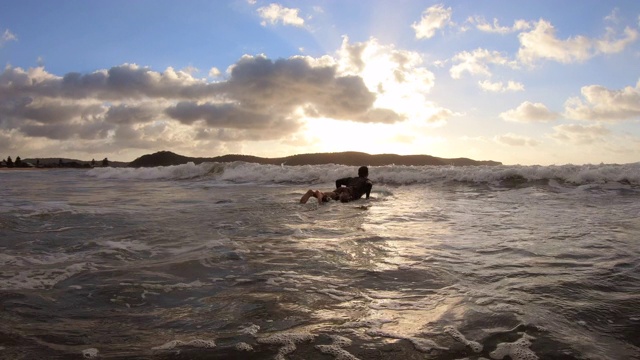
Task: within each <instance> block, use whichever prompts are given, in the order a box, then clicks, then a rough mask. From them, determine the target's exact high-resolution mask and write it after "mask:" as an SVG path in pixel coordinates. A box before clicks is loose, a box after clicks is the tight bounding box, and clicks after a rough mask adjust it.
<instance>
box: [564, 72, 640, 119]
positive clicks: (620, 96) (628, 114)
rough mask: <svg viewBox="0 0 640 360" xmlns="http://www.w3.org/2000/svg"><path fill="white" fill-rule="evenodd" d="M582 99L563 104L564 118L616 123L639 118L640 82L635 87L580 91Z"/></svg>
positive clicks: (588, 87) (595, 87)
mask: <svg viewBox="0 0 640 360" xmlns="http://www.w3.org/2000/svg"><path fill="white" fill-rule="evenodd" d="M580 92H581V94H582V97H583V99H581V98H578V97H574V98H570V99H569V100H567V102H566V103H565V116H566V117H568V118H570V119H577V120H596V121H616V120H627V119H633V118H638V117H640V81H638V83H637V84H636V86H635V87H631V86H627V87H625V88H623V89H620V90H609V89H607V88H605V87H603V86H600V85H589V86H584V87H582V89H580Z"/></svg>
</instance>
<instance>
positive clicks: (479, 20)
mask: <svg viewBox="0 0 640 360" xmlns="http://www.w3.org/2000/svg"><path fill="white" fill-rule="evenodd" d="M469 21H470V22H475V23H476V28H477V29H478V30H480V31H483V32H488V33H497V34H502V35H504V34H508V33H512V32H516V31H523V30H528V29H530V28H531V23H529V22H528V21H525V20H516V21H514V22H513V26H511V27H508V26H500V24H499V23H498V19H493V23H489V22H487V21H486V20H485V19H484V18H483V17H475V18H471V19H470V20H469Z"/></svg>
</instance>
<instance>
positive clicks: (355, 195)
mask: <svg viewBox="0 0 640 360" xmlns="http://www.w3.org/2000/svg"><path fill="white" fill-rule="evenodd" d="M368 176H369V168H367V167H366V166H361V167H360V168H359V169H358V177H346V178H342V179H338V180H336V189H335V190H333V191H324V192H323V191H320V190H311V189H309V190H308V191H307V192H306V193H305V194H304V195H302V198H301V199H300V203H301V204H306V203H307V201H309V199H310V198H311V197H315V198H316V199H318V204H322V203H323V202H328V201H330V200H340V202H343V203H346V202H349V201H352V200H357V199H360V198H361V197H362V195H366V198H367V199H368V198H369V194H370V193H371V188H372V187H373V183H372V182H371V180H369V179H368Z"/></svg>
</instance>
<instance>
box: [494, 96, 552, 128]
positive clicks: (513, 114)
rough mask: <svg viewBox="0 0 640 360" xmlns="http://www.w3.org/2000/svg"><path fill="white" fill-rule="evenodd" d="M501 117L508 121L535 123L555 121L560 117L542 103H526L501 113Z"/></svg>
mask: <svg viewBox="0 0 640 360" xmlns="http://www.w3.org/2000/svg"><path fill="white" fill-rule="evenodd" d="M500 117H501V118H502V119H503V120H506V121H513V122H523V123H533V122H549V121H553V120H555V119H556V118H557V117H558V115H557V114H555V113H553V112H551V111H549V109H547V107H546V106H545V105H544V104H542V103H532V102H529V101H525V102H523V103H522V104H520V105H519V106H518V107H517V108H515V109H511V110H508V111H505V112H503V113H501V114H500Z"/></svg>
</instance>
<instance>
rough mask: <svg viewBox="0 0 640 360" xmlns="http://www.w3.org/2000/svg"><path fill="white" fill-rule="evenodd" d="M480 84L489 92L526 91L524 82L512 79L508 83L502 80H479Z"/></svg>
mask: <svg viewBox="0 0 640 360" xmlns="http://www.w3.org/2000/svg"><path fill="white" fill-rule="evenodd" d="M478 85H479V86H480V88H481V89H482V90H483V91H487V92H506V91H524V84H522V83H520V82H516V81H511V80H509V81H508V82H507V83H506V85H505V83H503V82H502V81H498V82H491V81H489V80H483V81H478Z"/></svg>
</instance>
